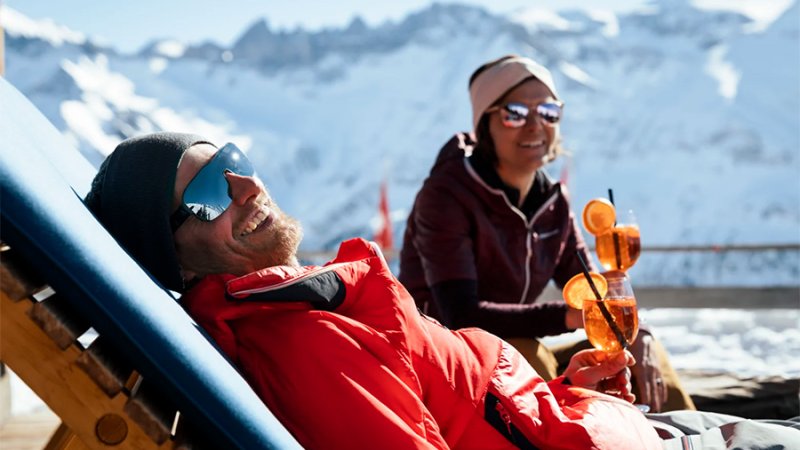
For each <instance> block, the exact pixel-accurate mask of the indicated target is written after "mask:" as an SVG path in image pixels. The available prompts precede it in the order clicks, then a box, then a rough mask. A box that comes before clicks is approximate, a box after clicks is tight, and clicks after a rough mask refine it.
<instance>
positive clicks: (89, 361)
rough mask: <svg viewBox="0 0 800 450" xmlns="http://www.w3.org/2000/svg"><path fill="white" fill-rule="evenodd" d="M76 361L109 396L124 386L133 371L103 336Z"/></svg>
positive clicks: (115, 393)
mask: <svg viewBox="0 0 800 450" xmlns="http://www.w3.org/2000/svg"><path fill="white" fill-rule="evenodd" d="M76 363H77V364H78V366H79V367H80V368H81V369H83V370H84V372H86V373H87V374H88V375H89V377H91V378H92V379H93V380H94V382H95V383H96V384H97V385H98V386H99V387H100V389H102V390H103V392H105V393H106V395H108V396H109V397H113V396H115V395H117V393H119V392H120V391H121V390H122V388H124V387H125V385H126V383H127V381H128V379H129V378H130V377H131V374H132V372H133V367H131V365H130V364H129V363H128V362H127V361H126V360H125V358H124V357H123V356H122V355H120V354H119V353H118V352H116V351H115V350H114V349H113V348H111V345H110V344H109V343H108V339H106V338H104V337H103V336H100V337H98V338H97V339H95V340H94V342H92V344H91V345H89V348H88V349H87V350H86V351H84V352H82V353H81V355H80V357H78V360H77V361H76Z"/></svg>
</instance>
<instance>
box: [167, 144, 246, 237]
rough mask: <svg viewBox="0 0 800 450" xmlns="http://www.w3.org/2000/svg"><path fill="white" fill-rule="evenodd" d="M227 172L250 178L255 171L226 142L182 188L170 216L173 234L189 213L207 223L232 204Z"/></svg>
mask: <svg viewBox="0 0 800 450" xmlns="http://www.w3.org/2000/svg"><path fill="white" fill-rule="evenodd" d="M226 172H232V173H235V174H236V175H241V176H245V177H250V176H253V174H255V169H253V163H251V162H250V160H249V159H247V156H246V155H245V154H244V153H243V152H242V151H241V150H239V148H238V147H236V146H235V145H233V144H225V145H224V146H223V147H222V148H221V149H219V151H217V153H216V154H214V157H213V158H211V161H209V162H208V163H207V164H206V165H205V166H203V168H202V169H200V171H199V172H197V175H195V176H194V178H192V181H190V182H189V184H188V185H187V186H186V190H184V191H183V198H182V199H181V205H180V206H179V207H178V209H177V210H176V211H175V212H174V213H172V215H171V216H170V218H169V222H170V225H171V226H172V232H173V233H174V232H175V230H177V229H178V228H179V227H180V226H181V225H183V223H184V222H186V219H188V218H189V216H192V215H193V216H195V217H197V218H198V219H200V220H202V221H204V222H210V221H212V220H214V219H216V218H217V217H219V216H220V214H222V213H223V212H225V210H226V209H228V206H230V204H231V201H232V200H231V196H230V187H229V186H228V180H227V179H226V178H225V173H226Z"/></svg>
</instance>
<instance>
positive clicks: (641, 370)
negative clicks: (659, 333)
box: [631, 332, 667, 412]
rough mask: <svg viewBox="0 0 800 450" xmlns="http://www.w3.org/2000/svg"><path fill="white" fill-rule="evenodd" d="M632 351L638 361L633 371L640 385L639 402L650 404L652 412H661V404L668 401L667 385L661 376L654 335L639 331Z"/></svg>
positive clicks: (637, 383)
mask: <svg viewBox="0 0 800 450" xmlns="http://www.w3.org/2000/svg"><path fill="white" fill-rule="evenodd" d="M631 352H632V353H633V356H634V358H636V361H637V363H636V365H634V366H633V368H632V371H633V376H634V378H635V379H636V385H637V386H638V392H637V394H638V395H639V402H640V403H643V404H645V405H648V406H649V407H650V412H661V406H662V405H663V404H664V402H665V401H667V386H666V385H665V384H664V381H663V378H662V377H661V369H660V366H659V360H658V356H657V355H656V353H655V350H654V347H653V336H651V335H650V333H647V332H639V336H638V337H637V338H636V341H634V342H633V345H631Z"/></svg>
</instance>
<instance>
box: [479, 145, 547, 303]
mask: <svg viewBox="0 0 800 450" xmlns="http://www.w3.org/2000/svg"><path fill="white" fill-rule="evenodd" d="M464 167H465V168H466V169H467V173H469V175H470V176H471V177H472V178H473V179H474V180H475V181H477V182H478V184H480V185H481V186H483V187H484V189H486V190H487V191H489V192H491V193H493V194H495V195H499V196H500V197H502V199H503V201H505V202H506V206H508V207H509V209H511V211H512V212H513V213H515V214H516V215H517V216H518V217H519V218H520V219H522V223H524V224H525V234H526V236H527V238H526V239H525V249H526V251H527V255H525V287H524V288H523V289H522V295H521V296H520V298H519V304H520V305H521V304H523V303H525V299H526V297H528V291H529V290H530V287H531V258H532V257H533V244H532V242H531V241H532V239H533V236H532V233H531V229H532V228H533V223H534V222H536V219H537V218H538V217H539V216H540V215H542V213H543V212H544V211H545V210H546V209H547V208H549V207H550V205H552V204H553V203H554V202H555V201H556V199H557V198H558V194H559V192H560V189H557V190H556V192H554V193H553V194H552V195H551V196H550V197H549V198H548V199H547V201H545V202H544V203H543V204H542V206H540V207H539V209H537V210H536V214H534V215H533V217H531V220H530V222H529V221H527V220H526V219H525V214H523V213H522V211H520V210H519V208H517V207H516V206H514V205H512V204H511V201H510V200H509V199H508V196H506V193H505V192H503V191H502V190H500V189H495V188H493V187H491V186H489V185H488V184H486V182H484V181H483V179H482V178H481V177H480V175H478V173H477V172H475V169H473V168H472V166H471V165H470V164H469V159H468V158H464Z"/></svg>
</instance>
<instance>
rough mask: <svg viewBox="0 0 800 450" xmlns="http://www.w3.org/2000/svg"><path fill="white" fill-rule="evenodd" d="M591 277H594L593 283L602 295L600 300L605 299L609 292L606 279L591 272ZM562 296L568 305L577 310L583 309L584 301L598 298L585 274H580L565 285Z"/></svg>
mask: <svg viewBox="0 0 800 450" xmlns="http://www.w3.org/2000/svg"><path fill="white" fill-rule="evenodd" d="M589 276H591V277H592V281H593V282H594V286H595V287H596V288H597V292H598V293H599V294H600V298H603V297H605V295H606V292H608V282H607V281H606V279H605V277H604V276H602V275H600V274H599V273H597V272H589ZM562 294H563V296H564V301H565V302H567V305H569V306H571V307H573V308H575V309H582V308H583V301H584V300H587V299H593V298H597V297H595V295H594V291H592V287H591V286H589V282H588V281H587V280H586V277H585V276H584V275H583V273H579V274H577V275H575V276H574V277H572V278H570V279H569V281H567V284H565V285H564V289H563V290H562Z"/></svg>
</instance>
